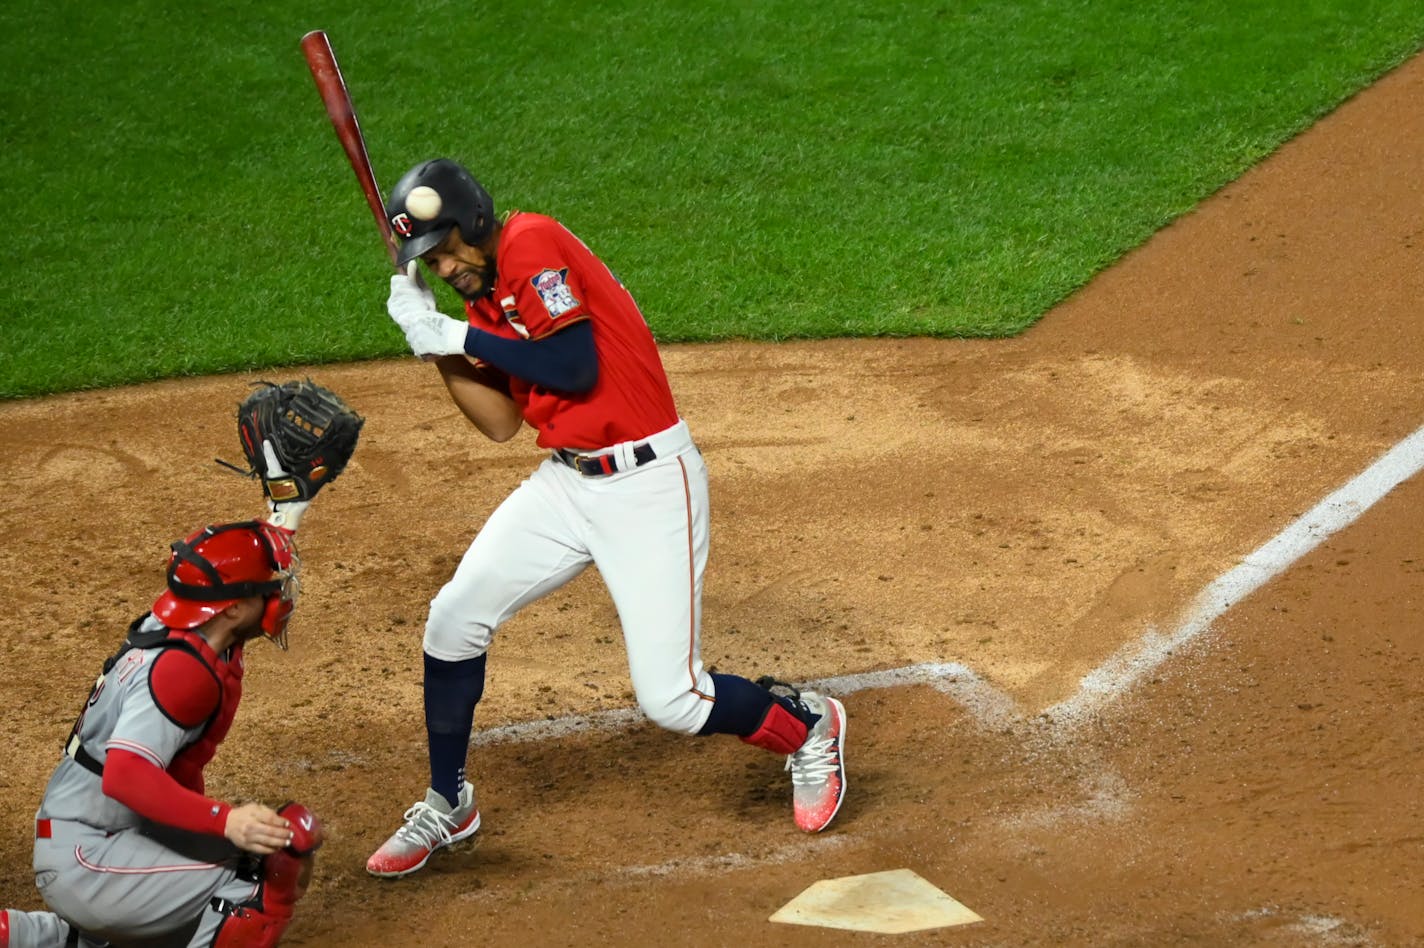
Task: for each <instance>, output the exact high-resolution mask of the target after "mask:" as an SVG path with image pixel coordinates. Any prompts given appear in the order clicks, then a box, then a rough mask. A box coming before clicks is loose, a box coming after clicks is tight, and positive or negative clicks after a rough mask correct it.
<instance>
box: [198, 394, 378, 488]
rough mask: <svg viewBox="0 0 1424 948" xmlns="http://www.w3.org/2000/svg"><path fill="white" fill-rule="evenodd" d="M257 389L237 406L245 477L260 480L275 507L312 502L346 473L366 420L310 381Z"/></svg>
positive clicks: (339, 399) (333, 395) (238, 430)
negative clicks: (244, 461)
mask: <svg viewBox="0 0 1424 948" xmlns="http://www.w3.org/2000/svg"><path fill="white" fill-rule="evenodd" d="M255 384H256V385H257V386H258V388H257V390H256V391H255V392H253V393H252V394H251V395H249V396H247V398H246V399H245V400H244V401H243V402H242V404H240V405H238V406H237V434H238V437H239V439H240V440H241V442H242V453H243V454H245V455H247V463H248V467H249V469H248V470H246V471H242V472H241V473H244V474H246V475H248V476H249V477H256V478H260V479H261V481H262V490H263V492H264V493H266V495H267V497H268V498H269V499H271V501H272V502H273V503H274V504H277V503H286V502H288V501H310V500H311V499H312V498H313V497H315V496H316V494H317V491H319V490H321V489H322V488H323V487H325V486H326V485H327V484H329V483H330V482H331V481H334V480H336V476H337V475H338V474H340V473H341V472H342V471H343V470H345V469H346V462H348V461H350V460H351V455H352V454H353V453H354V452H355V451H356V438H357V436H358V435H360V433H361V426H362V425H363V424H365V423H366V419H364V418H362V417H361V416H360V415H358V414H356V412H355V411H353V410H352V409H351V408H350V406H348V405H347V404H346V403H345V402H344V401H342V400H341V396H340V395H337V394H336V393H335V392H333V391H331V390H330V389H328V388H324V387H322V386H320V385H318V384H316V383H315V382H313V381H312V380H311V379H307V380H305V381H300V382H299V381H291V382H285V383H283V384H281V385H276V384H274V383H272V382H257V383H255ZM224 463H225V462H224ZM228 466H229V467H232V465H228Z"/></svg>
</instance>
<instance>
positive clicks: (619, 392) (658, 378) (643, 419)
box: [465, 211, 678, 450]
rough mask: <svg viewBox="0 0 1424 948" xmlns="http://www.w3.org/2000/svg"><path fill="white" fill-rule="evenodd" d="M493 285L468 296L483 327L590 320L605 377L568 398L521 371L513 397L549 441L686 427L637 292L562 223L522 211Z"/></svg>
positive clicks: (524, 332) (509, 227) (542, 329)
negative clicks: (486, 291)
mask: <svg viewBox="0 0 1424 948" xmlns="http://www.w3.org/2000/svg"><path fill="white" fill-rule="evenodd" d="M496 260H497V266H498V273H497V275H496V277H495V283H494V292H493V293H491V294H490V295H488V296H484V297H481V298H480V299H479V300H476V301H473V302H470V301H467V302H466V303H465V309H466V313H467V315H468V317H469V320H470V322H471V324H473V325H474V326H475V327H476V328H479V329H483V330H486V331H487V332H492V333H495V334H496V335H500V336H504V337H507V338H510V339H542V338H543V337H545V336H547V335H549V334H550V333H555V332H558V331H559V330H560V329H563V328H564V327H566V326H571V325H573V324H575V323H579V322H584V321H588V322H590V323H592V324H593V341H594V346H595V348H596V349H597V351H598V382H597V384H596V385H594V387H593V389H592V390H591V391H588V392H585V393H584V394H582V395H562V394H559V393H557V392H551V391H548V390H547V389H544V388H541V387H539V386H535V385H530V384H529V383H528V382H526V381H524V380H523V379H520V378H511V379H510V394H511V395H512V396H513V397H514V400H515V402H516V403H517V404H518V405H519V410H520V413H521V414H522V415H523V416H524V420H525V421H526V422H528V423H529V424H530V425H531V426H533V427H534V428H536V429H537V430H538V432H539V438H538V442H539V445H540V446H541V447H545V448H575V449H580V450H590V449H597V448H604V447H608V446H609V445H613V444H618V443H619V442H622V441H636V440H638V439H639V438H645V437H647V436H648V435H651V434H653V433H655V432H658V431H662V430H663V429H664V428H668V427H671V426H672V425H675V424H677V420H678V416H677V408H676V406H675V405H674V404H673V398H672V390H671V388H670V387H669V386H668V380H667V373H666V372H665V371H664V370H663V363H662V358H661V357H660V356H659V355H658V347H657V344H656V343H655V342H654V341H653V334H652V332H651V331H650V330H649V329H648V324H647V321H646V320H644V319H643V314H642V312H641V311H639V309H638V304H637V303H635V302H634V301H633V297H632V295H631V294H630V293H629V292H628V290H627V289H626V288H625V287H624V286H623V284H622V283H621V282H619V280H618V278H617V277H615V276H614V275H613V273H612V271H610V270H609V269H608V267H607V266H606V265H605V264H604V263H603V261H602V260H600V259H598V257H596V256H595V255H594V253H593V251H591V250H589V249H588V247H587V246H585V245H584V243H583V241H581V240H579V239H578V238H577V237H575V236H574V235H573V234H572V233H570V232H569V230H568V229H567V228H565V227H564V226H563V225H562V224H560V223H559V222H558V221H556V220H554V219H553V218H551V217H546V216H545V215H543V214H530V213H526V212H520V211H515V212H514V213H513V214H511V215H510V217H509V219H508V220H507V221H506V222H505V225H504V230H503V231H502V232H501V234H500V239H499V250H498V256H497V258H496Z"/></svg>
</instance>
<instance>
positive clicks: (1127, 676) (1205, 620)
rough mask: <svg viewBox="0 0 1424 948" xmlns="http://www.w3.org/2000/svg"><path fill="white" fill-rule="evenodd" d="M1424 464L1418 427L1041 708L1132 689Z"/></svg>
mask: <svg viewBox="0 0 1424 948" xmlns="http://www.w3.org/2000/svg"><path fill="white" fill-rule="evenodd" d="M1421 467H1424V427H1421V428H1419V429H1417V430H1415V432H1414V433H1413V434H1411V435H1409V437H1407V438H1405V439H1404V440H1403V441H1401V442H1399V443H1398V444H1396V445H1395V446H1394V447H1393V448H1391V449H1390V450H1389V451H1387V452H1385V454H1384V455H1383V456H1382V457H1380V459H1379V460H1377V461H1375V463H1373V464H1371V465H1370V466H1369V467H1367V468H1365V470H1364V471H1362V472H1360V473H1359V474H1358V475H1356V476H1355V478H1354V479H1353V480H1351V481H1350V482H1349V483H1347V484H1346V485H1345V486H1344V487H1341V488H1340V489H1339V490H1336V491H1335V492H1334V493H1332V494H1330V495H1329V496H1328V497H1326V498H1325V499H1324V500H1322V501H1320V503H1318V504H1316V505H1315V506H1314V507H1312V508H1311V509H1310V510H1308V511H1307V512H1306V513H1305V514H1303V515H1301V516H1300V517H1298V518H1296V520H1295V521H1294V522H1293V523H1291V524H1290V525H1289V526H1288V527H1286V528H1285V529H1284V530H1282V531H1281V532H1280V533H1278V534H1276V535H1275V536H1274V537H1272V538H1271V539H1270V540H1268V541H1266V542H1265V543H1264V544H1262V545H1261V546H1260V547H1258V548H1257V549H1256V550H1255V551H1254V552H1252V553H1250V554H1248V555H1247V556H1246V558H1245V559H1243V560H1242V561H1241V562H1240V563H1239V564H1237V565H1236V566H1235V567H1233V568H1231V569H1229V570H1227V571H1226V572H1225V573H1222V574H1221V575H1220V576H1218V577H1217V578H1216V579H1215V580H1213V581H1212V582H1211V583H1209V584H1208V585H1207V586H1206V588H1205V589H1203V590H1202V591H1201V592H1200V593H1198V594H1197V596H1196V598H1195V599H1193V600H1192V602H1191V604H1190V605H1188V606H1187V608H1186V609H1185V610H1184V611H1183V613H1182V617H1181V618H1180V619H1179V620H1178V622H1177V625H1176V627H1175V628H1173V629H1171V630H1169V631H1168V632H1166V633H1161V632H1158V631H1157V630H1156V629H1153V628H1149V629H1148V630H1147V632H1146V633H1145V634H1144V635H1143V636H1142V638H1141V639H1140V640H1138V641H1137V642H1129V643H1128V644H1126V645H1124V646H1123V647H1122V648H1120V649H1119V650H1118V651H1117V652H1116V653H1114V654H1113V655H1112V656H1110V657H1109V658H1108V660H1107V661H1105V662H1104V663H1103V664H1102V665H1100V666H1098V668H1096V669H1094V670H1093V671H1091V672H1089V673H1088V674H1087V675H1085V676H1084V677H1083V680H1082V682H1081V684H1080V685H1079V688H1078V691H1077V692H1076V693H1075V694H1074V695H1072V696H1071V697H1069V698H1067V699H1066V700H1064V701H1061V702H1059V703H1058V704H1056V705H1053V706H1052V707H1050V708H1048V709H1046V710H1045V711H1044V712H1043V713H1044V714H1045V715H1046V716H1047V717H1048V718H1049V719H1050V720H1051V721H1052V722H1053V723H1054V724H1055V725H1057V726H1060V727H1064V726H1067V727H1071V726H1073V725H1075V724H1077V723H1080V722H1081V721H1083V720H1085V719H1086V718H1087V717H1089V716H1091V715H1092V714H1093V713H1094V712H1095V711H1098V710H1099V709H1100V708H1101V707H1102V706H1103V705H1104V704H1105V703H1107V702H1109V701H1111V700H1113V699H1114V698H1116V697H1117V696H1119V695H1121V694H1122V693H1123V692H1125V691H1127V690H1128V689H1130V688H1131V687H1132V686H1133V685H1135V684H1136V683H1137V682H1138V681H1140V680H1141V679H1142V678H1143V676H1145V675H1147V674H1149V673H1150V672H1151V671H1152V670H1153V669H1155V668H1157V666H1159V665H1161V664H1162V663H1163V662H1164V661H1166V660H1167V659H1168V658H1169V657H1170V656H1171V655H1172V653H1173V652H1174V651H1176V650H1177V649H1179V648H1181V647H1182V646H1183V645H1186V644H1187V643H1188V642H1190V641H1192V640H1193V639H1195V638H1196V637H1197V636H1199V635H1201V634H1202V633H1203V632H1205V631H1206V630H1207V629H1209V628H1211V624H1212V623H1213V622H1215V621H1216V620H1217V619H1219V618H1221V616H1223V615H1224V614H1225V613H1226V611H1227V610H1228V609H1230V608H1231V607H1232V606H1233V605H1235V604H1236V603H1238V602H1240V601H1241V600H1243V599H1245V598H1246V597H1247V596H1249V595H1251V594H1252V593H1254V592H1255V591H1256V590H1257V589H1260V588H1261V587H1262V586H1264V585H1265V584H1266V583H1267V582H1269V581H1270V580H1271V579H1273V578H1274V577H1275V576H1277V575H1279V574H1280V573H1282V572H1283V571H1285V569H1286V568H1287V567H1289V566H1290V565H1291V564H1293V563H1295V562H1296V561H1297V560H1299V559H1300V558H1301V557H1303V556H1305V555H1306V554H1307V553H1309V552H1310V551H1311V550H1314V549H1315V548H1316V547H1317V546H1319V545H1320V544H1321V543H1323V542H1324V541H1325V540H1326V539H1327V538H1329V537H1330V536H1332V535H1333V534H1335V533H1336V532H1338V531H1339V530H1341V529H1342V528H1344V527H1346V526H1349V525H1350V524H1351V523H1353V522H1354V521H1355V520H1357V519H1359V517H1360V515H1361V514H1363V513H1364V512H1365V511H1366V510H1368V509H1369V508H1370V507H1372V506H1374V504H1375V503H1377V502H1378V501H1379V500H1380V499H1381V498H1383V497H1384V496H1385V495H1386V494H1388V493H1389V492H1390V491H1391V490H1393V489H1394V488H1395V487H1397V486H1399V485H1400V484H1402V483H1403V482H1404V481H1406V480H1408V479H1409V478H1410V477H1413V476H1414V475H1415V474H1416V473H1418V472H1419V470H1420V468H1421Z"/></svg>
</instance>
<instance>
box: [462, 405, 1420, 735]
mask: <svg viewBox="0 0 1424 948" xmlns="http://www.w3.org/2000/svg"><path fill="white" fill-rule="evenodd" d="M1421 468H1424V427H1421V428H1419V429H1417V430H1416V431H1414V433H1413V434H1411V435H1409V436H1408V437H1406V438H1405V439H1404V440H1402V441H1400V442H1399V443H1398V444H1396V445H1395V446H1394V447H1393V448H1391V449H1390V450H1389V451H1387V452H1385V454H1384V455H1383V456H1381V457H1380V458H1379V460H1377V461H1375V462H1374V463H1373V464H1371V465H1370V466H1369V467H1367V468H1366V469H1365V470H1364V471H1362V472H1361V473H1360V474H1358V475H1356V476H1355V477H1354V478H1353V479H1352V480H1350V481H1349V482H1348V483H1347V484H1345V485H1344V486H1343V487H1341V488H1339V489H1338V490H1336V491H1335V492H1334V493H1332V494H1330V495H1329V496H1327V497H1326V498H1325V499H1324V500H1322V501H1320V502H1319V503H1318V504H1316V505H1315V506H1314V507H1312V508H1311V509H1310V510H1309V511H1307V512H1306V513H1305V514H1303V515H1301V516H1300V517H1298V518H1296V520H1295V521H1293V522H1292V523H1291V524H1290V525H1289V526H1287V527H1286V528H1285V529H1284V530H1282V531H1281V532H1280V533H1278V534H1276V535H1275V536H1274V537H1272V538H1271V539H1270V540H1268V541H1267V542H1266V543H1264V544H1262V545H1261V546H1260V547H1259V548H1257V549H1256V550H1255V551H1253V552H1251V553H1250V554H1248V555H1247V556H1246V557H1245V558H1244V559H1243V560H1242V561H1241V562H1240V563H1239V564H1237V565H1236V566H1235V567H1233V568H1231V569H1229V570H1227V571H1226V572H1225V573H1223V574H1221V575H1220V576H1218V577H1217V578H1216V579H1215V580H1213V581H1212V582H1211V583H1209V584H1208V585H1207V586H1206V588H1204V589H1203V590H1202V591H1201V592H1200V593H1198V594H1197V596H1196V598H1195V599H1193V600H1192V602H1191V604H1190V605H1189V606H1188V607H1187V608H1186V609H1185V610H1184V611H1183V613H1182V617H1181V618H1180V619H1179V620H1178V622H1177V624H1176V626H1175V627H1174V628H1172V629H1170V630H1169V631H1167V632H1165V633H1163V632H1159V631H1158V630H1157V629H1155V628H1149V629H1148V630H1147V631H1146V632H1145V633H1144V634H1143V636H1142V638H1141V639H1139V640H1137V641H1135V642H1129V643H1127V644H1126V645H1124V646H1123V647H1122V648H1121V649H1119V650H1118V651H1117V652H1115V653H1114V654H1113V655H1111V656H1110V657H1109V658H1108V659H1107V660H1106V661H1105V662H1103V664H1102V665H1100V666H1098V667H1097V668H1096V669H1094V670H1093V671H1091V672H1089V673H1088V674H1086V675H1084V676H1083V678H1082V680H1081V682H1080V684H1079V687H1078V690H1077V691H1076V692H1075V693H1074V694H1073V695H1072V696H1070V697H1069V698H1067V699H1065V700H1063V701H1060V702H1059V703H1057V704H1055V705H1052V706H1050V707H1049V708H1047V709H1046V710H1044V711H1043V712H1041V716H1044V717H1046V718H1048V719H1049V721H1050V722H1051V723H1052V724H1054V725H1056V726H1058V727H1071V726H1072V725H1074V724H1077V723H1079V722H1081V721H1082V720H1085V719H1086V718H1087V717H1089V716H1091V715H1092V714H1093V713H1094V712H1096V711H1098V710H1100V709H1101V708H1102V706H1103V705H1105V704H1106V703H1108V702H1110V701H1112V700H1113V699H1115V698H1117V697H1118V696H1119V695H1121V694H1123V693H1124V692H1126V691H1127V690H1129V689H1130V688H1132V686H1133V685H1135V684H1136V683H1137V682H1138V681H1140V680H1141V679H1142V678H1143V676H1145V675H1147V674H1149V673H1150V672H1151V671H1153V670H1154V669H1155V668H1157V667H1158V666H1159V665H1161V664H1162V663H1163V662H1165V661H1166V660H1167V659H1168V658H1169V657H1171V655H1172V654H1173V652H1175V651H1176V650H1177V649H1179V648H1181V647H1182V646H1183V645H1185V644H1187V643H1188V642H1190V641H1192V640H1193V639H1195V638H1196V637H1197V636H1199V635H1201V634H1202V633H1203V632H1205V631H1206V630H1207V629H1209V628H1210V627H1211V625H1212V623H1213V622H1215V621H1216V620H1217V619H1219V618H1220V617H1221V616H1222V615H1224V614H1225V613H1226V611H1227V610H1228V609H1230V608H1231V607H1232V606H1233V605H1234V604H1236V603H1238V602H1240V601H1241V600H1242V599H1245V598H1246V597H1247V596H1249V595H1251V594H1252V593H1253V592H1255V591H1256V590H1257V589H1259V588H1261V587H1262V586H1263V585H1265V584H1266V583H1267V582H1268V581H1270V580H1271V579H1272V578H1274V577H1275V576H1277V575H1279V574H1280V573H1281V572H1282V571H1284V570H1285V569H1286V568H1287V567H1289V566H1290V565H1291V564H1292V563H1294V562H1296V561H1297V560H1299V559H1300V558H1301V557H1303V556H1305V555H1306V554H1307V553H1309V552H1310V551H1312V550H1314V549H1315V548H1316V547H1317V546H1319V545H1320V544H1321V543H1322V542H1324V541H1325V540H1326V539H1327V538H1328V537H1330V536H1332V535H1333V534H1335V533H1336V532H1338V531H1339V530H1341V529H1342V528H1344V527H1346V526H1348V525H1349V524H1351V523H1353V522H1354V521H1355V520H1356V519H1358V518H1359V517H1360V515H1361V514H1363V513H1364V512H1365V511H1366V510H1368V509H1369V508H1370V507H1372V506H1373V505H1374V504H1375V503H1377V502H1378V501H1379V500H1380V499H1381V498H1383V497H1384V496H1385V495H1386V494H1388V493H1389V492H1390V491H1391V490H1393V489H1394V488H1395V487H1397V486H1399V485H1400V484H1401V483H1403V482H1404V481H1406V480H1408V479H1409V478H1410V477H1413V476H1414V475H1415V474H1416V473H1418V472H1419V470H1420V469H1421ZM905 685H929V686H931V687H933V688H935V689H937V690H939V691H941V692H943V693H945V694H947V695H949V696H950V697H951V698H953V699H955V700H956V701H957V702H959V703H960V704H961V705H963V706H964V707H965V709H966V710H968V711H969V712H970V713H971V714H972V715H973V716H974V717H975V719H976V720H977V722H978V723H979V724H980V725H982V726H984V727H988V728H994V727H1001V726H1004V725H1006V724H1009V723H1013V722H1015V721H1020V720H1023V719H1024V718H1025V717H1026V715H1025V713H1024V712H1023V710H1022V709H1021V708H1020V707H1019V706H1018V704H1017V702H1015V701H1014V699H1013V698H1012V697H1010V696H1009V695H1008V694H1006V693H1005V692H1003V691H1000V690H999V689H997V688H995V687H994V686H993V685H991V684H989V683H988V682H987V681H985V680H984V679H983V678H981V677H980V676H979V675H978V674H977V673H976V672H974V670H973V669H971V668H969V667H968V666H966V665H963V664H961V663H959V662H922V663H920V664H916V665H906V666H903V667H901V668H889V669H883V670H880V671H871V672H860V673H857V674H853V675H838V676H836V677H833V678H822V679H819V680H816V681H811V682H806V683H805V687H807V688H812V689H817V690H822V691H825V692H828V693H831V694H837V695H847V694H854V693H855V692H857V691H866V690H870V689H874V688H894V687H901V686H905ZM644 721H646V718H645V717H644V715H643V713H642V712H641V711H639V710H638V709H637V708H615V709H612V710H608V711H598V712H594V713H593V714H581V715H568V716H565V717H559V718H552V719H549V720H544V721H518V722H515V723H512V724H505V725H502V726H499V727H493V728H488V729H486V730H482V731H479V732H478V733H477V734H476V735H475V737H474V739H473V741H472V742H471V743H472V744H474V745H475V746H483V745H488V744H505V743H522V742H526V741H538V740H548V739H551V738H558V737H566V736H569V735H573V734H582V733H591V732H611V731H623V730H627V729H628V728H630V727H633V726H635V725H638V724H641V723H643V722H644Z"/></svg>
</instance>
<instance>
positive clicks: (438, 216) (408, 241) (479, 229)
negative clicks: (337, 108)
mask: <svg viewBox="0 0 1424 948" xmlns="http://www.w3.org/2000/svg"><path fill="white" fill-rule="evenodd" d="M386 219H387V220H389V221H390V222H391V229H392V230H394V231H395V232H396V234H398V235H399V236H400V238H401V247H400V256H399V259H398V262H399V263H400V265H401V266H405V265H406V264H407V263H409V262H410V261H412V260H414V259H415V258H416V257H419V256H421V255H422V254H425V253H427V252H428V251H430V250H432V249H434V248H435V247H436V246H437V245H438V244H439V243H440V242H441V241H442V240H444V239H445V236H446V235H447V234H449V233H450V228H452V227H458V228H460V239H462V240H463V241H465V243H467V244H477V243H479V242H480V241H482V240H484V239H485V238H486V237H488V236H489V233H490V231H491V230H493V229H494V201H493V200H491V199H490V196H489V192H487V191H486V190H485V189H484V186H483V185H481V184H480V183H479V182H478V181H476V180H475V176H474V175H472V174H470V172H469V171H467V170H466V169H465V168H464V166H463V165H461V164H459V163H458V162H454V161H451V160H450V159H449V158H436V159H433V160H431V161H422V162H421V163H420V164H418V165H416V166H415V167H414V168H411V169H410V170H409V171H407V172H406V173H405V174H404V175H402V176H401V179H400V180H399V181H397V182H396V186H395V187H394V188H392V189H391V196H390V199H389V200H387V201H386Z"/></svg>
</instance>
